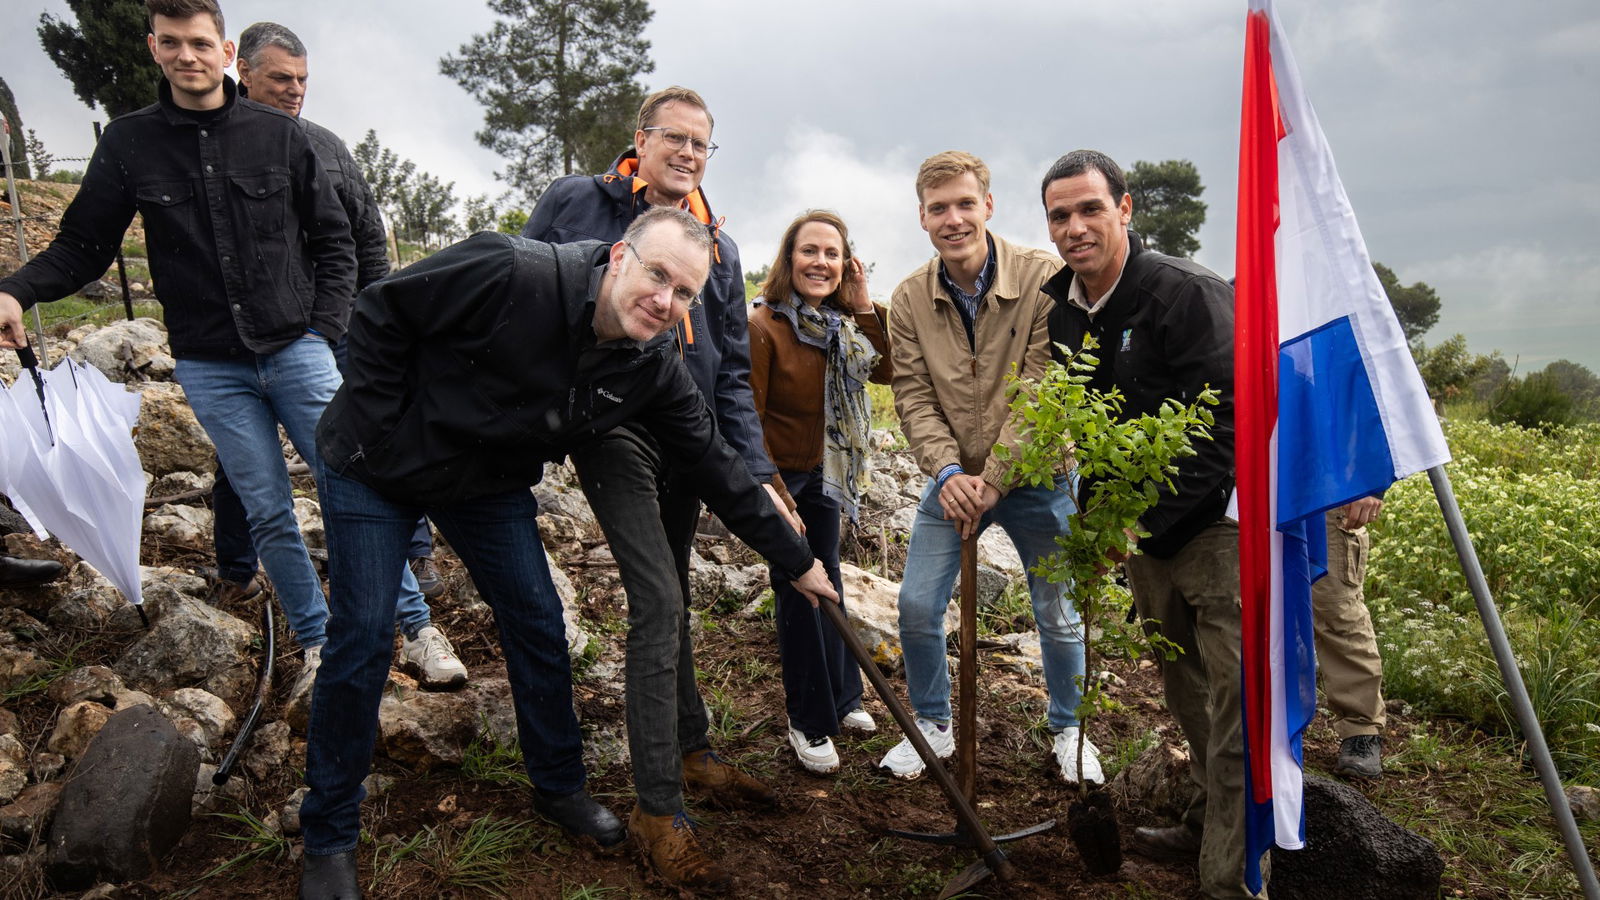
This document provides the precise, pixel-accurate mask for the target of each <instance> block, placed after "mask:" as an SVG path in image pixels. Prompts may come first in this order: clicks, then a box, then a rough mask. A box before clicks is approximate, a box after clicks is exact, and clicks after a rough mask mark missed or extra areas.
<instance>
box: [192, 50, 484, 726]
mask: <svg viewBox="0 0 1600 900" xmlns="http://www.w3.org/2000/svg"><path fill="white" fill-rule="evenodd" d="M306 82H307V72H306V48H305V44H303V43H301V41H300V38H299V37H297V36H296V35H295V33H294V32H292V31H290V30H289V29H287V28H285V27H283V26H282V25H279V24H277V23H276V22H257V23H255V24H254V25H251V26H250V27H249V28H246V29H245V30H244V31H243V32H242V33H241V34H240V35H239V94H240V96H247V97H249V98H250V99H252V100H255V101H256V102H258V103H264V104H266V105H267V106H270V107H272V108H274V109H277V110H279V111H281V112H284V113H287V114H289V115H291V116H294V117H295V120H296V121H297V122H299V123H300V127H301V128H302V129H303V130H304V131H305V133H306V137H307V138H309V139H310V140H311V147H312V149H313V150H315V151H316V153H317V159H318V160H319V161H321V163H322V167H323V169H324V170H325V171H326V172H327V173H328V180H329V181H330V182H332V184H333V192H334V193H335V194H337V195H338V197H339V205H340V206H342V207H344V210H345V213H346V214H347V215H348V216H349V218H350V233H351V236H352V237H353V238H354V239H355V244H356V290H361V289H363V288H365V287H366V286H367V285H369V284H372V283H373V282H375V281H377V280H378V279H380V278H382V277H384V276H385V275H388V274H389V255H388V248H387V243H386V241H387V240H388V238H387V237H386V232H385V231H384V227H383V215H382V213H380V212H379V210H378V201H377V200H376V199H375V198H374V197H373V196H372V189H371V188H369V187H368V186H367V182H366V180H365V179H363V178H362V177H361V171H360V169H358V168H357V167H356V161H355V160H354V159H352V158H351V156H350V151H349V149H348V148H346V147H345V145H344V141H342V140H340V139H339V136H338V135H336V134H334V133H333V132H331V131H329V130H328V129H326V128H323V127H322V126H321V125H318V124H317V123H315V122H312V121H311V120H309V119H306V118H304V117H302V116H301V115H300V112H301V106H302V104H303V102H304V100H305V94H306ZM350 300H351V302H354V301H355V295H354V294H352V295H351V296H350ZM333 356H334V360H335V361H336V362H337V363H338V364H339V367H340V369H341V370H342V369H343V367H344V361H345V359H344V358H345V342H344V341H343V340H342V339H341V340H338V341H335V342H334V344H333ZM212 508H213V509H214V510H215V512H216V518H215V523H214V526H213V529H212V536H213V538H214V540H215V541H216V550H217V575H218V583H219V588H220V591H221V592H222V593H223V594H224V595H227V594H229V593H237V594H240V595H245V596H248V595H250V593H251V591H250V590H249V587H250V585H252V584H253V583H254V579H253V578H252V575H253V573H254V572H255V560H256V552H255V546H254V545H253V544H252V543H251V542H250V531H249V526H248V524H247V522H246V521H245V516H244V507H243V506H242V505H240V503H239V501H238V496H237V495H236V494H235V493H234V491H233V488H232V486H231V484H230V483H229V481H228V478H227V475H226V474H225V470H224V469H221V468H219V469H218V470H217V483H216V486H215V488H214V489H213V491H212ZM407 556H408V557H410V564H409V567H410V569H411V572H412V576H413V577H411V578H405V579H402V582H401V585H400V603H399V607H398V611H397V615H396V623H395V624H396V625H397V626H398V629H399V631H400V635H401V646H400V656H401V661H402V666H403V667H404V668H405V669H407V670H408V671H410V672H412V673H413V674H415V675H416V676H417V678H418V680H420V681H421V682H422V685H423V686H424V687H427V688H432V689H448V688H459V687H461V686H462V685H464V684H466V682H467V667H466V666H464V665H462V664H461V660H460V659H458V658H457V657H456V654H455V649H454V648H453V647H451V645H450V641H449V639H448V638H446V637H445V635H444V632H442V631H441V630H439V628H438V627H437V626H435V625H434V624H433V621H432V619H433V616H432V613H431V611H430V610H429V609H428V603H427V600H425V599H424V598H425V597H437V596H439V595H440V594H442V593H444V586H443V585H442V584H440V583H439V578H438V573H437V572H436V571H435V570H434V568H433V560H432V556H433V536H432V535H431V534H430V533H429V531H428V522H427V520H426V519H423V520H420V521H418V522H417V529H416V531H415V532H413V533H412V536H411V549H410V551H409V552H408V553H407ZM234 585H242V586H243V587H242V589H239V590H237V591H234V590H231V588H232V587H233V586H234ZM302 672H303V673H306V677H302V678H301V679H300V680H299V681H298V682H297V683H296V685H295V690H292V691H291V712H292V713H293V715H292V717H291V721H295V722H298V721H299V720H300V719H301V717H303V716H304V715H305V709H304V703H305V702H307V701H309V699H310V698H309V696H308V694H307V691H308V690H309V687H310V680H309V678H310V677H311V676H313V675H314V674H315V673H314V671H312V670H311V668H310V667H309V666H308V667H306V669H303V670H302Z"/></svg>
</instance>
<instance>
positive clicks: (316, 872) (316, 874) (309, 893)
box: [300, 850, 361, 900]
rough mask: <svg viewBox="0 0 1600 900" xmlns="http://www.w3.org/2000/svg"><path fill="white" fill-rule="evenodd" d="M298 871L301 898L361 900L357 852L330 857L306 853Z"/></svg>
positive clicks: (309, 899) (350, 851) (352, 851)
mask: <svg viewBox="0 0 1600 900" xmlns="http://www.w3.org/2000/svg"><path fill="white" fill-rule="evenodd" d="M303 865H304V866H305V868H304V869H302V870H301V872H300V900H361V886H360V885H359V884H357V883H356V852H355V851H354V850H346V851H345V852H343V853H335V854H333V855H331V856H313V855H312V854H310V853H307V854H306V855H305V857H304V860H303Z"/></svg>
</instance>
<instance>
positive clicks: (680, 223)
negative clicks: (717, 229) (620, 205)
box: [622, 206, 716, 261]
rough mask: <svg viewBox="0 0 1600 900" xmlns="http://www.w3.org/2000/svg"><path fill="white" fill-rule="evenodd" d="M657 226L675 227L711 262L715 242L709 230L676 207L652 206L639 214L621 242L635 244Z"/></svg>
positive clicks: (702, 223)
mask: <svg viewBox="0 0 1600 900" xmlns="http://www.w3.org/2000/svg"><path fill="white" fill-rule="evenodd" d="M658 225H659V226H660V227H662V228H666V227H669V226H676V227H677V228H678V229H679V231H680V232H681V233H682V234H683V236H684V237H686V238H688V239H689V240H690V241H691V242H693V243H694V245H695V246H696V247H699V248H700V250H701V251H702V252H704V253H705V255H706V259H707V260H708V261H709V260H711V251H712V250H713V249H714V248H715V247H716V242H715V241H714V240H713V239H712V237H711V229H710V228H707V227H706V224H705V223H704V222H702V221H700V220H699V219H696V218H695V217H694V215H693V214H692V213H690V212H689V211H687V210H682V209H679V208H677V207H676V206H652V207H650V208H649V209H647V210H645V211H644V212H642V213H640V214H639V215H638V217H637V218H635V219H634V220H633V222H632V223H631V224H629V225H628V230H627V231H624V232H623V233H622V240H623V242H624V243H628V244H637V243H639V239H640V238H642V237H644V235H645V232H647V231H650V230H652V229H654V228H656V227H657V226H658Z"/></svg>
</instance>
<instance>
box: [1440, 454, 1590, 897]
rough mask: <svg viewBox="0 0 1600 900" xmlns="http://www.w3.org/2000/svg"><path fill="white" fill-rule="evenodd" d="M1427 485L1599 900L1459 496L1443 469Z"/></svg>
mask: <svg viewBox="0 0 1600 900" xmlns="http://www.w3.org/2000/svg"><path fill="white" fill-rule="evenodd" d="M1428 480H1429V481H1431V482H1433V495H1434V496H1435V497H1436V498H1438V501H1439V511H1440V512H1442V513H1444V522H1445V525H1446V527H1448V528H1449V529H1450V540H1451V542H1452V543H1454V544H1455V546H1456V556H1458V557H1459V558H1460V559H1461V572H1462V574H1464V575H1466V576H1467V586H1468V587H1469V588H1471V589H1472V596H1473V599H1474V600H1476V601H1477V603H1478V616H1479V618H1481V619H1483V630H1484V631H1485V632H1486V633H1487V634H1488V636H1489V647H1490V648H1491V649H1492V650H1494V658H1495V662H1497V663H1499V665H1500V680H1501V681H1502V682H1504V683H1505V686H1506V692H1507V693H1508V694H1510V695H1511V708H1512V710H1513V711H1514V712H1515V713H1516V716H1517V724H1518V725H1520V726H1521V727H1522V734H1523V736H1524V737H1525V738H1527V740H1528V749H1529V751H1530V752H1531V753H1532V754H1533V764H1534V768H1535V769H1536V770H1537V771H1538V773H1539V780H1540V781H1541V782H1542V783H1543V784H1544V795H1545V800H1546V801H1548V802H1549V804H1550V812H1551V814H1552V815H1554V816H1555V818H1556V825H1557V826H1558V827H1559V828H1560V830H1561V837H1562V839H1563V840H1565V841H1566V844H1567V855H1568V856H1570V857H1571V858H1572V868H1573V871H1575V872H1576V873H1577V875H1578V883H1579V884H1581V885H1583V896H1584V897H1585V898H1587V900H1600V884H1597V883H1596V881H1595V875H1594V866H1592V865H1591V864H1590V862H1589V851H1588V849H1587V848H1585V847H1584V845H1583V836H1582V835H1580V834H1579V833H1578V823H1577V821H1576V820H1574V819H1573V816H1572V806H1571V804H1570V803H1569V802H1568V801H1567V795H1566V793H1565V792H1564V791H1563V790H1562V789H1561V776H1560V775H1558V774H1557V773H1556V766H1555V762H1554V761H1553V760H1552V759H1551V758H1550V748H1549V746H1547V745H1546V744H1545V740H1544V731H1543V730H1542V729H1541V728H1540V727H1539V720H1538V718H1537V717H1536V716H1535V715H1534V711H1533V703H1532V702H1531V701H1530V700H1529V699H1528V689H1527V688H1526V687H1525V686H1524V685H1523V683H1522V673H1521V672H1520V671H1518V669H1517V661H1516V658H1515V657H1514V656H1513V655H1512V653H1511V643H1510V642H1509V641H1507V640H1506V630H1505V627H1504V626H1503V625H1501V623H1500V614H1499V613H1498V612H1497V611H1496V610H1495V605H1494V598H1493V597H1491V596H1490V595H1489V582H1488V581H1487V580H1486V579H1485V578H1484V577H1483V567H1482V566H1481V565H1479V564H1478V553H1477V551H1476V550H1474V549H1473V548H1472V538H1471V536H1469V535H1468V534H1467V525H1466V522H1465V521H1463V520H1462V518H1461V508H1460V507H1459V506H1457V505H1456V495H1455V492H1454V491H1453V490H1451V488H1450V476H1448V475H1446V474H1445V471H1444V466H1434V467H1433V468H1431V469H1429V470H1428Z"/></svg>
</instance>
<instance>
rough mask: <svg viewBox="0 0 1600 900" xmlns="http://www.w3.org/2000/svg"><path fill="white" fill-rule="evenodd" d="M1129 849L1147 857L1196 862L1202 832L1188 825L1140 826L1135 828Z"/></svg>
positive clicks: (1198, 856) (1167, 860)
mask: <svg viewBox="0 0 1600 900" xmlns="http://www.w3.org/2000/svg"><path fill="white" fill-rule="evenodd" d="M1128 849H1129V850H1132V851H1133V852H1134V853H1137V854H1139V855H1140V856H1143V857H1145V858H1146V859H1158V860H1164V861H1166V862H1195V861H1196V860H1198V859H1199V858H1200V832H1198V831H1195V830H1194V829H1193V828H1190V827H1189V826H1187V825H1163V826H1160V827H1157V828H1152V827H1148V826H1140V827H1138V828H1135V829H1134V830H1133V840H1131V841H1129V842H1128Z"/></svg>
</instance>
